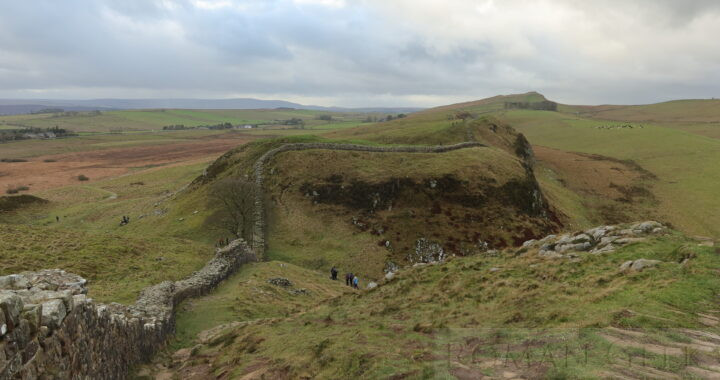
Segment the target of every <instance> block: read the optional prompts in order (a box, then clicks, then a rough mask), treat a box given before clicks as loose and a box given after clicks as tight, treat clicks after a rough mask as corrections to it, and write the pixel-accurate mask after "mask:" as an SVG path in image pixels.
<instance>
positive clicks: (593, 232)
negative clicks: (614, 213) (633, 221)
mask: <svg viewBox="0 0 720 380" xmlns="http://www.w3.org/2000/svg"><path fill="white" fill-rule="evenodd" d="M614 229H615V227H614V226H600V227H595V228H591V229H589V230H587V231H585V234H587V235H588V236H592V238H593V239H594V240H600V239H602V238H603V237H604V236H605V235H607V234H608V232H610V231H613V230H614Z"/></svg>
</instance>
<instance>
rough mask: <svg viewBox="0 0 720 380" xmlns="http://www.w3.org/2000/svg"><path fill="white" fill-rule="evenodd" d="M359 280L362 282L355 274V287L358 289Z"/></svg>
mask: <svg viewBox="0 0 720 380" xmlns="http://www.w3.org/2000/svg"><path fill="white" fill-rule="evenodd" d="M359 282H360V279H359V278H358V277H357V276H353V280H352V283H353V288H355V289H357V288H358V283H359Z"/></svg>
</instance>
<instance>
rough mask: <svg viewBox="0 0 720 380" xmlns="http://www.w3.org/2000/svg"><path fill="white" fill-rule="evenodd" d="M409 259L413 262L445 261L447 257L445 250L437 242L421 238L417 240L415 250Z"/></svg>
mask: <svg viewBox="0 0 720 380" xmlns="http://www.w3.org/2000/svg"><path fill="white" fill-rule="evenodd" d="M408 259H409V260H410V262H413V263H433V262H438V261H443V260H444V259H445V250H444V249H443V247H442V246H441V245H440V244H438V243H436V242H433V241H429V240H427V239H425V238H420V239H418V240H417V241H415V251H414V252H412V253H411V254H410V257H408Z"/></svg>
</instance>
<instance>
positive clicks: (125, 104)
mask: <svg viewBox="0 0 720 380" xmlns="http://www.w3.org/2000/svg"><path fill="white" fill-rule="evenodd" d="M45 108H62V109H64V110H66V111H94V110H100V111H102V110H111V109H114V110H129V109H158V108H170V109H274V108H290V109H303V110H316V111H338V112H343V111H356V112H380V113H410V112H415V111H419V110H421V109H422V108H417V107H362V108H343V107H323V106H314V105H303V104H299V103H293V102H287V101H284V100H263V99H253V98H234V99H89V100H72V99H69V100H55V99H36V100H28V99H0V115H17V114H25V113H33V112H37V111H39V110H42V109H45Z"/></svg>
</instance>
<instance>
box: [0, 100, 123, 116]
mask: <svg viewBox="0 0 720 380" xmlns="http://www.w3.org/2000/svg"><path fill="white" fill-rule="evenodd" d="M0 103H1V101H0ZM49 109H56V110H57V109H62V110H63V111H110V110H114V109H116V108H110V107H83V106H62V107H59V106H55V105H48V104H0V115H22V114H29V113H39V112H43V111H44V110H49Z"/></svg>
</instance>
